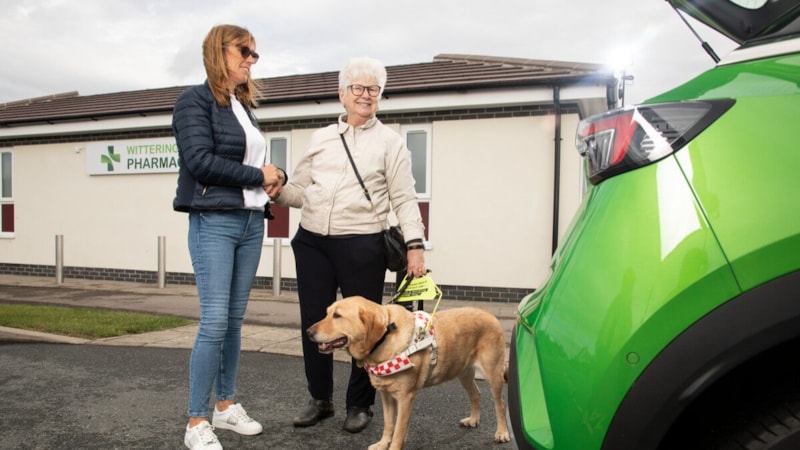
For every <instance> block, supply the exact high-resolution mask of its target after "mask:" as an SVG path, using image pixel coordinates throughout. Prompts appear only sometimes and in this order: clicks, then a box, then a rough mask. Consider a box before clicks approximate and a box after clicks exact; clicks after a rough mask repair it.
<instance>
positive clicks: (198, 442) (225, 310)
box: [172, 25, 286, 450]
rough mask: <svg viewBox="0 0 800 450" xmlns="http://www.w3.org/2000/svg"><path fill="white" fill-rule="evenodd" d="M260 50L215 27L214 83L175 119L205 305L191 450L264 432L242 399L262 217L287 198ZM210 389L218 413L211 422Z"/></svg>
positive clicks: (234, 29) (235, 32)
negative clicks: (258, 113) (272, 143)
mask: <svg viewBox="0 0 800 450" xmlns="http://www.w3.org/2000/svg"><path fill="white" fill-rule="evenodd" d="M255 48H256V44H255V39H254V38H253V36H252V35H251V34H250V32H249V31H247V30H246V29H244V28H241V27H238V26H235V25H219V26H215V27H214V28H212V29H211V31H209V33H208V35H207V36H206V38H205V40H204V41H203V64H204V65H205V69H206V75H207V80H206V82H205V83H203V84H202V85H198V86H193V87H191V88H189V89H187V90H186V91H184V92H183V93H182V94H181V95H180V96H179V97H178V100H177V101H176V103H175V109H174V111H173V117H172V128H173V131H174V133H175V139H176V141H177V144H178V155H179V160H180V169H179V172H178V187H177V191H176V196H175V199H174V201H173V208H174V209H175V210H176V211H182V212H187V213H189V233H188V241H189V253H190V255H191V259H192V267H193V268H194V274H195V282H196V284H197V294H198V297H199V300H200V327H199V329H198V331H197V336H196V337H195V341H194V346H193V348H192V353H191V358H190V361H189V407H188V415H189V423H188V424H187V426H186V433H185V435H184V444H185V445H186V446H187V447H188V448H190V449H193V450H201V449H202V450H207V449H211V450H221V449H222V446H221V445H220V443H219V440H218V439H217V436H216V435H215V433H214V428H217V429H225V430H232V431H234V432H236V433H239V434H244V435H255V434H259V433H261V432H262V427H261V424H259V423H258V422H256V421H255V420H253V419H252V418H250V416H248V415H247V412H246V411H245V410H244V408H242V405H241V404H240V403H235V401H234V396H235V393H236V377H237V371H238V368H239V355H240V350H241V330H242V322H243V320H244V314H245V310H246V308H247V302H248V300H249V298H250V290H251V287H252V284H253V280H254V279H255V275H256V270H257V269H258V263H259V261H260V258H261V246H262V240H263V237H264V218H265V217H267V218H270V217H271V215H270V213H269V197H274V196H276V195H277V193H278V192H280V189H281V186H282V183H283V182H285V180H286V174H285V172H283V170H281V169H279V168H277V167H275V166H273V165H266V164H265V162H266V161H267V152H266V141H265V138H264V136H263V135H262V134H261V130H260V129H259V127H258V123H257V122H256V118H255V116H254V115H253V113H252V108H254V107H255V106H256V101H255V98H254V95H255V85H254V83H253V80H252V78H251V74H250V69H251V67H252V65H253V64H255V63H256V61H258V53H256V52H255ZM212 388H214V390H215V394H216V404H215V406H214V412H213V417H212V419H211V423H209V417H208V416H209V401H210V397H211V390H212Z"/></svg>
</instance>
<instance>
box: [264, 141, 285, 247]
mask: <svg viewBox="0 0 800 450" xmlns="http://www.w3.org/2000/svg"><path fill="white" fill-rule="evenodd" d="M263 135H264V139H265V140H266V142H267V154H269V157H270V160H269V161H268V162H267V163H268V164H271V163H272V141H273V140H274V139H284V140H285V141H286V155H285V156H286V167H281V169H283V170H285V171H286V174H287V176H288V175H289V174H290V173H291V167H290V166H291V164H292V134H291V132H289V131H281V132H270V133H263ZM279 167H280V166H279ZM269 223H270V221H269V220H267V221H265V223H264V225H265V229H264V240H263V245H273V246H274V245H275V240H276V239H280V241H281V246H282V247H288V246H289V245H291V242H290V239H289V238H290V237H291V229H290V230H289V236H287V237H281V238H273V237H269Z"/></svg>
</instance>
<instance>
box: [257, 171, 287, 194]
mask: <svg viewBox="0 0 800 450" xmlns="http://www.w3.org/2000/svg"><path fill="white" fill-rule="evenodd" d="M261 172H262V173H263V174H264V183H263V184H262V187H263V188H264V190H265V191H267V195H269V197H270V198H275V197H277V196H278V195H280V193H281V189H282V188H283V171H282V170H281V169H279V168H277V167H275V166H273V165H272V164H270V165H268V166H264V167H262V168H261Z"/></svg>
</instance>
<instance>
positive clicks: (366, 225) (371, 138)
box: [275, 114, 424, 241]
mask: <svg viewBox="0 0 800 450" xmlns="http://www.w3.org/2000/svg"><path fill="white" fill-rule="evenodd" d="M345 119H346V116H345V115H344V114H343V115H341V116H340V117H339V121H338V123H337V124H332V125H329V126H327V127H325V128H321V129H319V130H317V131H315V132H314V134H313V135H312V136H311V142H310V143H309V146H308V149H307V150H306V152H305V154H304V155H303V156H302V158H301V159H300V161H299V162H298V164H297V167H295V169H294V173H292V176H291V177H289V183H287V184H286V185H285V186H284V187H283V190H282V191H281V193H280V195H279V196H278V198H277V199H275V202H276V203H278V204H279V205H283V206H292V207H295V208H302V214H301V218H300V225H301V226H302V227H303V228H305V229H306V230H308V231H310V232H312V233H317V234H320V235H323V236H341V235H348V234H371V233H378V232H380V231H381V230H382V229H383V228H384V224H385V223H386V216H387V214H388V213H389V210H390V208H391V209H392V210H393V211H394V213H395V215H396V216H397V219H398V222H399V224H400V227H401V228H402V230H403V235H404V237H405V239H406V241H411V240H413V239H422V238H423V237H424V226H423V224H422V217H421V216H420V212H419V207H418V206H417V194H416V191H415V189H414V177H413V176H412V174H411V152H410V151H409V150H408V148H406V144H405V141H404V140H403V138H402V137H401V136H400V135H399V134H397V133H396V132H395V131H394V130H392V129H391V128H389V127H387V126H386V125H384V124H383V123H381V122H380V121H379V120H378V119H377V118H375V117H373V118H372V119H370V120H369V121H368V122H367V123H366V124H364V125H362V126H360V127H357V128H353V127H351V126H350V125H348V124H347V123H346V122H345ZM340 133H344V136H345V139H346V140H347V145H348V146H349V147H350V153H351V154H352V155H353V159H354V161H355V163H356V167H358V171H359V173H360V174H361V178H362V179H363V180H364V184H365V185H366V187H367V190H368V191H369V194H370V196H371V197H372V203H373V204H374V205H375V212H376V213H377V217H376V214H375V212H373V208H372V205H371V204H370V202H369V201H368V200H367V198H366V197H365V196H364V191H363V190H362V189H361V185H360V184H359V182H358V179H357V178H356V176H355V173H354V172H353V168H352V166H351V164H350V160H349V159H348V158H347V152H346V151H345V149H344V145H342V141H341V138H340V137H339V134H340Z"/></svg>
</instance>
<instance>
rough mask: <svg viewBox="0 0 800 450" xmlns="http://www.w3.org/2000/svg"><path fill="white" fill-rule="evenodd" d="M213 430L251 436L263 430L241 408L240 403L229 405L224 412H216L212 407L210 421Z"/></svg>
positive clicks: (215, 408)
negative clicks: (217, 429) (212, 413)
mask: <svg viewBox="0 0 800 450" xmlns="http://www.w3.org/2000/svg"><path fill="white" fill-rule="evenodd" d="M211 423H212V424H213V425H214V427H215V428H220V429H223V430H231V431H235V432H237V433H239V434H244V435H247V436H252V435H254V434H259V433H261V431H262V430H263V428H261V424H260V423H258V422H256V421H255V420H253V419H251V418H250V416H248V415H247V412H246V411H245V410H244V408H242V404H241V403H237V404H235V405H231V406H229V407H228V409H226V410H225V411H222V412H220V411H218V410H217V407H216V406H214V418H213V420H212V421H211Z"/></svg>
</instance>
